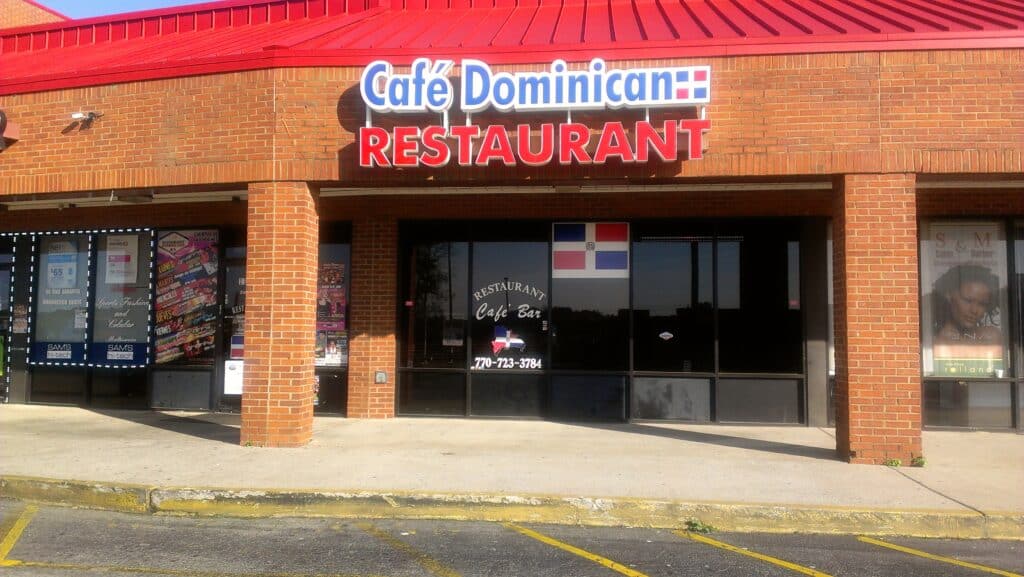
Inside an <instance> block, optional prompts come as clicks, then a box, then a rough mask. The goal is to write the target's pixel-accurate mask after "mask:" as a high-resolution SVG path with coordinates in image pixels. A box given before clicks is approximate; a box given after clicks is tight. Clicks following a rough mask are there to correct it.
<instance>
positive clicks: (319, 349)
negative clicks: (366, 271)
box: [314, 262, 348, 367]
mask: <svg viewBox="0 0 1024 577" xmlns="http://www.w3.org/2000/svg"><path fill="white" fill-rule="evenodd" d="M317 280H318V282H317V295H316V350H315V355H314V362H315V364H316V366H318V367H342V366H348V332H347V330H346V319H345V310H346V307H347V305H348V303H347V293H346V287H345V264H344V263H341V262H324V263H321V265H320V271H319V277H318V279H317Z"/></svg>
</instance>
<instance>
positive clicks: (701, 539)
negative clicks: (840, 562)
mask: <svg viewBox="0 0 1024 577" xmlns="http://www.w3.org/2000/svg"><path fill="white" fill-rule="evenodd" d="M673 533H675V534H676V535H679V536H680V537H683V538H684V539H692V540H693V541H697V542H698V543H704V544H705V545H711V546H712V547H718V548H719V549H724V550H726V551H731V552H733V553H739V554H740V555H746V556H747V557H753V558H754V559H758V560H760V561H764V562H765V563H771V564H772V565H778V566H779V567H784V568H786V569H789V570H790V571H795V572H797V573H802V574H804V575H810V576H811V577H831V575H829V574H828V573H822V572H821V571H815V570H814V569H811V568H810V567H804V566H803V565H797V564H796V563H790V562H789V561H784V560H782V559H778V558H776V557H771V556H769V555H763V554H761V553H755V552H754V551H748V550H747V549H743V548H740V547H737V546H735V545H730V544H728V543H723V542H722V541H716V540H715V539H712V538H711V537H705V536H704V535H698V534H697V533H690V532H689V531H673Z"/></svg>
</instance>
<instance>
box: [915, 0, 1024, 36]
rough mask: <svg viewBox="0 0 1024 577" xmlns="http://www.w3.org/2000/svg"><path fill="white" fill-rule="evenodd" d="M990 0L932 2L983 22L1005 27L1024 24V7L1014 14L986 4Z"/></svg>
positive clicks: (1015, 27)
mask: <svg viewBox="0 0 1024 577" xmlns="http://www.w3.org/2000/svg"><path fill="white" fill-rule="evenodd" d="M987 1H988V0H973V1H970V0H960V1H959V2H958V3H953V2H932V3H931V4H932V5H933V6H936V7H941V9H945V10H950V11H952V12H959V13H961V14H964V15H966V16H970V17H971V18H974V19H976V20H979V21H981V22H986V23H989V24H994V25H996V26H999V27H1002V28H1005V29H1019V28H1021V24H1024V8H1021V9H1020V10H1021V11H1020V13H1019V14H1016V15H1015V14H1012V13H1010V12H1009V11H1006V10H1001V9H1000V8H997V7H994V6H992V5H991V4H985V3H984V2H987Z"/></svg>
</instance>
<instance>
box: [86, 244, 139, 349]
mask: <svg viewBox="0 0 1024 577" xmlns="http://www.w3.org/2000/svg"><path fill="white" fill-rule="evenodd" d="M152 239H153V235H152V232H148V231H147V232H132V233H106V234H100V235H99V236H98V237H97V250H96V263H97V270H96V297H95V305H94V306H95V318H94V319H93V323H92V325H93V332H92V345H91V346H90V350H89V361H90V363H92V364H95V365H100V366H114V367H118V366H135V367H141V366H145V365H146V364H148V362H149V316H150V281H151V268H152V265H151V262H152V261H151V246H152Z"/></svg>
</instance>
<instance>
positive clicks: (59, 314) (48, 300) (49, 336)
mask: <svg viewBox="0 0 1024 577" xmlns="http://www.w3.org/2000/svg"><path fill="white" fill-rule="evenodd" d="M88 250H89V238H88V237H87V236H86V235H59V236H44V237H42V239H41V240H40V242H39V251H40V255H41V257H40V261H41V262H40V268H39V272H40V274H39V277H38V283H39V284H38V298H37V301H36V310H35V322H34V327H33V328H34V339H33V342H32V355H31V360H32V362H33V363H53V364H81V363H84V362H85V357H86V348H87V347H86V338H87V336H88V328H89V308H88V283H87V279H88V276H89V274H88V271H89V266H88V264H89V263H88Z"/></svg>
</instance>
